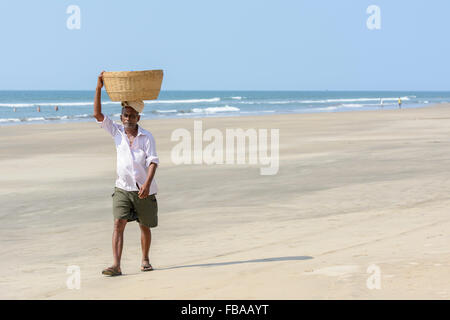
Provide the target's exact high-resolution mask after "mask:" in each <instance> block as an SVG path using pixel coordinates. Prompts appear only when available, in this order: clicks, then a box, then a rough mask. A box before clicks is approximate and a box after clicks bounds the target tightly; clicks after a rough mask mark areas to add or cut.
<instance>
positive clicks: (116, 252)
mask: <svg viewBox="0 0 450 320" xmlns="http://www.w3.org/2000/svg"><path fill="white" fill-rule="evenodd" d="M126 224H127V220H125V219H114V231H113V237H112V249H113V257H114V264H113V265H112V267H114V268H115V269H116V270H118V271H121V270H120V259H121V258H122V249H123V232H124V230H125V226H126Z"/></svg>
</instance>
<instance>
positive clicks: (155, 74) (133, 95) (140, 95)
mask: <svg viewBox="0 0 450 320" xmlns="http://www.w3.org/2000/svg"><path fill="white" fill-rule="evenodd" d="M162 79H163V71H162V70H145V71H111V72H104V73H103V83H104V85H105V89H106V92H107V93H108V95H109V98H110V99H111V100H112V101H139V100H155V99H157V98H158V95H159V91H160V90H161V83H162Z"/></svg>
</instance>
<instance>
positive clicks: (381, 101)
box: [380, 98, 384, 108]
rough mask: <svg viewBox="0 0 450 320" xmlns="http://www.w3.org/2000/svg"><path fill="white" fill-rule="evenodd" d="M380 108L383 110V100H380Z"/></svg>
mask: <svg viewBox="0 0 450 320" xmlns="http://www.w3.org/2000/svg"><path fill="white" fill-rule="evenodd" d="M380 106H381V107H382V108H383V107H384V101H383V99H381V98H380Z"/></svg>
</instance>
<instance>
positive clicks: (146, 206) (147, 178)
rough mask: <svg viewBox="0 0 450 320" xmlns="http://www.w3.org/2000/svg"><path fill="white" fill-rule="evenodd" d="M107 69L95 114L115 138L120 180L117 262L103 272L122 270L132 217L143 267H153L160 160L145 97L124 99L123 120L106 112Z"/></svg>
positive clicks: (115, 213) (116, 191)
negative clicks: (143, 118)
mask: <svg viewBox="0 0 450 320" xmlns="http://www.w3.org/2000/svg"><path fill="white" fill-rule="evenodd" d="M102 87H103V72H102V73H101V74H100V76H99V77H98V80H97V88H96V92H95V100H94V117H95V118H96V119H97V123H100V124H101V127H102V128H104V129H105V130H106V131H107V132H108V133H109V134H111V136H112V137H113V139H114V142H115V144H116V150H117V180H116V186H115V189H114V193H113V195H112V197H113V216H114V230H113V237H112V249H113V257H114V262H113V265H112V266H111V267H108V268H106V269H104V270H103V271H102V274H104V275H109V276H118V275H121V274H122V270H121V268H120V259H121V256H122V248H123V233H124V230H125V225H126V224H127V222H129V221H134V220H136V221H137V222H138V223H139V227H140V229H141V247H142V263H141V271H151V270H153V267H152V265H151V264H150V260H149V250H150V243H151V231H150V228H154V227H156V226H157V225H158V204H157V201H156V197H155V195H156V192H157V185H156V182H155V181H154V179H153V177H154V175H155V171H156V167H157V166H158V163H159V158H158V155H157V154H156V146H155V139H154V138H153V135H152V134H151V133H150V132H149V131H146V130H144V129H143V128H141V127H140V126H139V125H138V124H137V123H138V122H139V120H140V115H139V112H141V111H142V109H143V108H144V103H143V102H142V101H134V102H129V101H123V102H122V114H121V115H120V120H121V121H122V125H119V124H116V123H114V122H113V121H112V120H111V119H110V118H109V117H108V116H106V115H104V114H102V111H101V110H102V109H101V92H102Z"/></svg>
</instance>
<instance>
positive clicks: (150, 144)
mask: <svg viewBox="0 0 450 320" xmlns="http://www.w3.org/2000/svg"><path fill="white" fill-rule="evenodd" d="M147 137H148V139H147V142H146V145H145V154H146V158H145V166H146V167H149V166H150V163H152V162H153V163H156V164H157V165H159V158H158V154H157V153H156V144H155V138H153V136H152V135H147Z"/></svg>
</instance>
